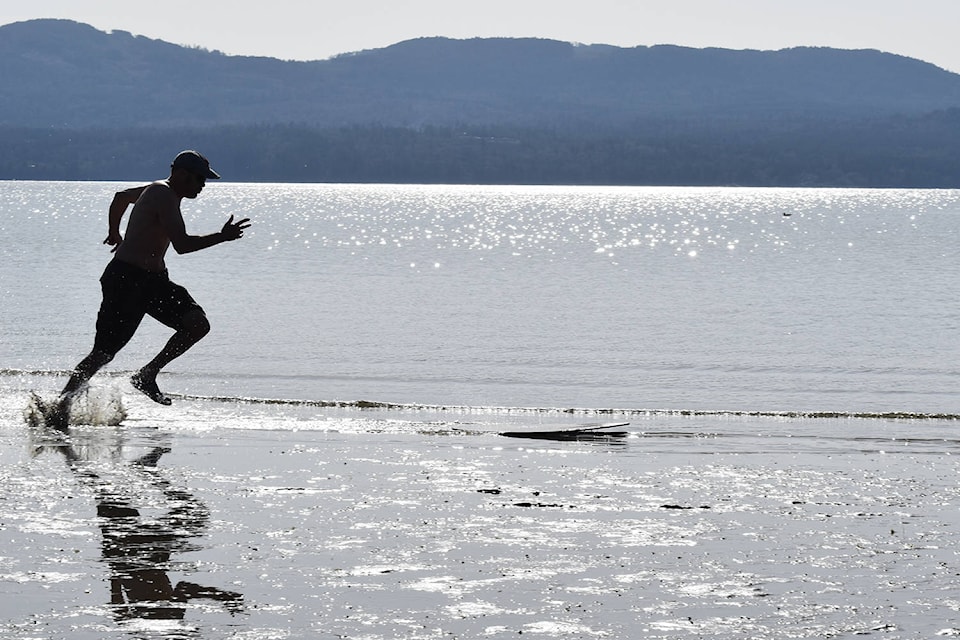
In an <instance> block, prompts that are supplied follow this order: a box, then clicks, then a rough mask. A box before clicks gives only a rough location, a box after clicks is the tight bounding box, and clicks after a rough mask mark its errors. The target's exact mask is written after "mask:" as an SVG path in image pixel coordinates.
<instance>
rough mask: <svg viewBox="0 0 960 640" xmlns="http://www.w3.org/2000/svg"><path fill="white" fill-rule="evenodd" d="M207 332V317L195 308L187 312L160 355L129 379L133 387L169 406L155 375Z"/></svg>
mask: <svg viewBox="0 0 960 640" xmlns="http://www.w3.org/2000/svg"><path fill="white" fill-rule="evenodd" d="M209 332H210V322H209V321H207V316H206V314H205V313H204V312H203V310H202V309H199V308H195V309H192V310H190V311H189V312H187V314H186V315H184V316H183V320H182V322H181V324H180V328H179V329H178V330H177V332H176V333H174V334H173V335H172V336H171V337H170V340H168V341H167V344H166V345H165V346H164V347H163V349H162V350H161V351H160V353H158V354H157V356H156V357H155V358H154V359H153V360H151V361H150V362H149V363H147V364H146V365H144V367H143V368H142V369H140V371H138V372H137V373H136V374H134V376H133V378H131V380H130V381H131V382H132V383H133V386H134V387H135V388H136V389H137V390H139V391H141V392H143V393H144V394H145V395H146V396H147V397H148V398H150V399H151V400H153V401H154V402H159V403H160V404H166V405H168V404H171V402H172V401H171V400H170V398H168V397H167V396H165V395H164V394H163V392H162V391H160V389H159V388H158V387H157V374H158V373H160V370H161V369H163V368H164V367H165V366H167V365H168V364H170V363H171V362H173V360H175V359H176V358H179V357H180V356H182V355H183V354H184V353H186V352H187V350H188V349H189V348H190V347H192V346H193V345H195V344H196V343H197V342H199V341H200V340H201V339H202V338H203V337H204V336H205V335H207V333H209Z"/></svg>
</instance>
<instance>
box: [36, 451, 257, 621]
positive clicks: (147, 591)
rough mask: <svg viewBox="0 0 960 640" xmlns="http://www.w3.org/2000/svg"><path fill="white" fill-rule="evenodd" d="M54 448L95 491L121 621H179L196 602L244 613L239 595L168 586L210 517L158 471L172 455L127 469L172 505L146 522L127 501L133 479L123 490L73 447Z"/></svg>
mask: <svg viewBox="0 0 960 640" xmlns="http://www.w3.org/2000/svg"><path fill="white" fill-rule="evenodd" d="M53 448H56V449H58V450H59V451H60V452H61V453H63V455H64V456H65V457H66V459H67V463H68V464H69V466H70V468H71V470H73V471H74V472H75V473H76V474H77V475H78V476H79V477H80V478H82V479H83V480H85V481H86V483H88V484H90V485H92V486H93V488H94V491H95V494H96V501H97V516H98V518H99V521H100V531H101V533H102V534H103V560H104V562H106V564H107V565H108V566H109V568H110V604H111V605H114V606H115V607H116V608H115V610H114V611H115V616H116V618H117V619H118V620H129V619H136V618H141V619H154V620H157V619H162V620H181V619H183V618H184V616H185V613H186V606H185V604H186V603H187V602H188V601H190V600H194V599H197V598H203V599H208V600H215V601H220V602H223V603H224V606H225V607H226V609H227V610H228V611H230V612H231V613H235V612H239V611H241V610H242V609H243V596H242V595H241V594H239V593H234V592H232V591H224V590H222V589H217V588H215V587H204V586H202V585H199V584H195V583H193V582H186V581H180V582H178V583H177V584H176V585H174V584H173V582H172V581H171V580H170V576H169V575H168V571H169V570H170V566H169V565H170V557H171V555H172V554H174V553H176V552H183V551H190V550H191V549H193V548H195V547H193V546H192V545H191V544H190V542H189V540H190V538H195V537H199V536H201V535H203V532H204V530H205V529H206V526H207V523H208V521H209V515H210V514H209V511H208V510H207V508H206V506H205V505H204V504H203V503H202V502H200V501H199V500H198V499H197V498H196V497H194V496H193V495H191V494H190V493H188V492H186V491H183V490H179V489H176V488H174V487H172V486H171V485H170V483H169V482H168V481H167V480H166V479H165V478H163V477H162V476H161V475H160V473H159V471H158V470H157V469H156V468H155V467H156V464H157V461H158V460H159V459H160V457H161V456H162V455H163V454H164V453H166V452H167V451H169V449H166V448H162V447H156V448H154V449H153V450H152V451H151V452H150V453H148V454H147V455H145V456H143V457H141V458H139V459H138V460H135V461H134V462H133V463H132V464H131V465H130V466H129V467H128V466H124V467H123V469H124V470H130V471H134V472H135V475H136V479H146V480H147V481H148V483H149V485H150V488H153V489H158V490H160V492H161V493H162V495H163V497H164V499H165V501H166V503H167V505H168V509H167V512H166V513H165V514H164V515H162V516H160V517H158V518H151V519H149V520H148V519H145V518H143V517H142V516H141V514H140V511H139V510H138V509H136V508H134V507H133V506H131V502H130V499H129V498H128V497H126V495H124V494H127V495H129V494H132V493H133V491H134V490H135V489H132V488H131V487H130V486H127V485H128V483H127V482H126V480H130V479H131V478H125V479H124V480H125V481H124V482H123V483H122V484H123V486H120V484H121V483H111V482H109V481H106V480H104V479H103V478H101V477H100V476H98V475H97V474H96V473H94V472H93V471H92V470H91V469H90V468H89V467H87V466H86V465H85V464H84V461H83V460H81V458H80V456H79V455H78V454H77V452H76V450H75V449H74V446H73V445H72V444H65V445H61V446H57V447H53ZM133 484H134V486H135V485H136V483H135V482H134V483H133Z"/></svg>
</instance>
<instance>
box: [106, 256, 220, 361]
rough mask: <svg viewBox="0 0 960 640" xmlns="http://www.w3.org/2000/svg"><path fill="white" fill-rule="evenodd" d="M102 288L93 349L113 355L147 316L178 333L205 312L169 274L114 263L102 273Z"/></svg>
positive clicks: (127, 264) (119, 262)
mask: <svg viewBox="0 0 960 640" xmlns="http://www.w3.org/2000/svg"><path fill="white" fill-rule="evenodd" d="M100 288H101V289H102V290H103V301H102V302H101V303H100V313H98V314H97V337H96V339H95V341H94V349H96V350H98V351H103V352H105V353H109V354H111V355H113V354H116V353H117V352H118V351H120V349H122V348H123V347H124V345H126V344H127V343H128V342H129V341H130V338H132V337H133V334H134V333H136V331H137V327H139V326H140V321H141V320H143V316H145V315H148V316H150V317H151V318H154V319H156V320H158V321H159V322H162V323H163V324H165V325H166V326H168V327H170V328H171V329H174V330H177V329H180V327H181V325H182V324H183V317H184V316H185V315H186V314H187V313H189V312H191V311H194V310H199V311H200V312H203V308H202V307H201V306H200V305H199V304H197V302H196V300H194V299H193V297H191V296H190V294H189V293H188V292H187V290H186V289H184V288H183V287H181V286H180V285H178V284H176V283H173V282H170V278H169V277H168V276H167V272H166V271H164V272H163V273H155V272H153V271H146V270H144V269H141V268H139V267H135V266H134V265H132V264H129V263H126V262H121V261H120V260H112V261H111V262H110V264H108V265H107V268H106V269H104V270H103V275H102V276H100Z"/></svg>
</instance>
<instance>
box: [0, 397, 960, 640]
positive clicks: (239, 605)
mask: <svg viewBox="0 0 960 640" xmlns="http://www.w3.org/2000/svg"><path fill="white" fill-rule="evenodd" d="M25 403H26V399H25V398H23V397H22V396H18V395H16V394H11V395H6V396H4V404H5V406H4V407H3V409H4V412H5V415H11V414H13V413H15V412H16V411H18V410H22V408H23V406H24V405H25ZM127 404H128V406H127V409H128V412H129V415H128V416H127V417H126V418H125V419H124V420H122V422H121V424H120V425H119V426H110V425H108V424H100V425H96V426H79V427H75V428H74V429H73V430H72V432H71V433H70V435H69V437H66V438H63V437H61V436H59V435H58V434H56V433H50V432H45V431H43V430H42V429H33V428H29V427H28V426H27V425H26V424H25V423H24V422H23V421H16V420H5V421H3V423H2V425H3V428H2V431H0V482H2V487H3V493H2V499H0V504H2V514H0V592H2V594H3V598H0V636H2V637H3V638H9V639H11V640H12V639H17V640H26V639H38V638H45V639H46V638H70V639H71V640H84V639H94V638H96V639H104V638H108V639H109V638H130V637H136V638H204V639H212V638H244V639H253V638H256V639H275V638H284V639H286V638H304V639H306V638H353V639H361V638H362V639H373V638H383V639H388V638H411V639H413V638H416V639H427V638H437V639H439V638H515V637H517V636H518V635H521V634H522V635H523V636H525V637H543V638H664V639H667V638H708V637H709V638H815V637H817V638H823V637H852V636H860V635H870V636H873V637H882V638H931V637H938V636H960V595H958V594H960V557H958V551H957V549H960V513H958V508H957V505H958V504H960V491H958V489H957V486H956V478H957V476H958V471H960V457H958V455H957V454H958V453H960V442H958V441H957V440H956V439H953V437H952V436H951V435H950V434H951V433H952V431H953V430H954V429H955V425H954V424H952V423H950V422H938V421H928V422H919V423H918V422H912V423H904V422H897V421H881V420H832V421H823V420H810V419H802V418H794V419H784V420H781V421H779V422H776V421H771V420H770V419H769V418H767V419H760V418H756V419H751V418H743V417H739V418H723V417H709V416H701V417H696V416H688V417H676V416H673V417H671V416H658V415H651V416H649V417H646V418H644V417H640V418H638V417H637V416H632V417H631V420H630V422H631V424H630V426H629V427H627V429H628V431H629V433H628V435H627V436H626V437H623V438H620V437H616V438H614V437H611V438H599V439H595V440H592V441H588V442H577V441H572V442H553V441H540V440H536V441H535V440H525V439H514V438H506V437H503V436H501V435H498V433H497V432H498V431H502V430H505V429H506V428H507V427H509V428H512V429H525V428H537V427H543V426H544V424H546V423H550V424H558V423H559V424H561V426H563V424H573V423H575V422H577V421H578V420H581V421H582V419H581V417H580V416H558V415H548V416H538V415H523V414H517V413H510V414H497V413H496V412H488V413H483V412H449V411H448V412H442V411H437V412H433V413H428V412H425V413H424V414H422V415H421V414H411V413H410V412H407V413H403V412H399V413H398V412H388V411H383V410H379V411H378V410H374V411H361V410H356V409H353V410H336V409H330V410H323V411H318V410H317V409H315V408H309V407H307V408H299V409H298V408H291V407H275V406H247V407H241V408H238V407H236V406H234V405H228V404H220V403H215V402H211V401H181V402H178V403H177V405H176V406H175V407H174V408H172V409H171V408H155V407H153V406H151V405H150V403H148V402H146V401H144V402H140V401H138V400H135V399H134V400H132V401H128V402H127ZM240 414H242V418H243V419H242V420H239V419H238V418H237V416H238V415H240ZM251 425H255V426H256V428H250V426H251ZM906 432H909V433H910V434H911V437H910V438H904V437H903V434H904V433H906Z"/></svg>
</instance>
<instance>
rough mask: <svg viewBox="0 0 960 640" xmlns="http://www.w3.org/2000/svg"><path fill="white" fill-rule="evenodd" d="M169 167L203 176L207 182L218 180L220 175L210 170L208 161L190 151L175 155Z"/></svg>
mask: <svg viewBox="0 0 960 640" xmlns="http://www.w3.org/2000/svg"><path fill="white" fill-rule="evenodd" d="M171 167H172V168H174V169H186V170H187V171H189V172H191V173H195V174H197V175H200V176H204V177H205V178H207V179H209V180H219V179H220V174H219V173H217V172H216V171H214V170H213V169H211V168H210V161H209V160H207V159H206V158H204V157H203V156H202V155H200V154H199V153H198V152H196V151H193V150H192V149H188V150H186V151H181V152H180V153H179V154H177V157H176V158H174V159H173V164H172V165H171Z"/></svg>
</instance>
